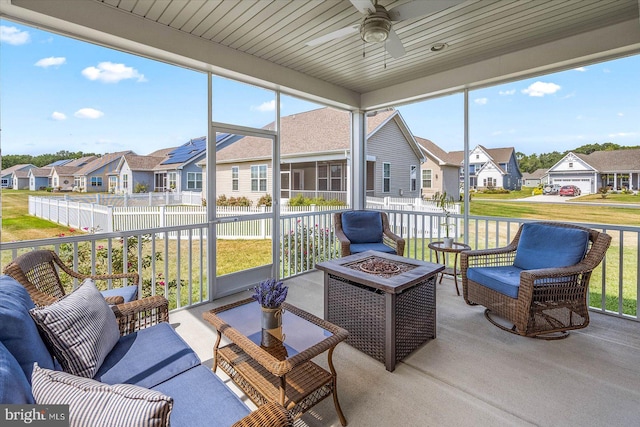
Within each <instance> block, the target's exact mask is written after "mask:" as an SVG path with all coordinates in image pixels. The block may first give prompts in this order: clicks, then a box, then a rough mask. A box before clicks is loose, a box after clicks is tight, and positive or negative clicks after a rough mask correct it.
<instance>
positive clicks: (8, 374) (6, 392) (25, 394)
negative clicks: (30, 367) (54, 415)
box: [0, 342, 35, 404]
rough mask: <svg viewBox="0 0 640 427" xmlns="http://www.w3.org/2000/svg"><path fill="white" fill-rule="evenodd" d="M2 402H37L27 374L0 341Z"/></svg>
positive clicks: (0, 401)
mask: <svg viewBox="0 0 640 427" xmlns="http://www.w3.org/2000/svg"><path fill="white" fill-rule="evenodd" d="M0 403H2V404H33V403H35V402H34V400H33V394H31V384H29V380H28V379H27V376H26V375H25V373H24V371H23V370H22V369H21V367H20V364H19V363H18V361H17V360H16V358H15V357H13V355H12V354H11V353H9V350H7V347H5V346H4V345H3V344H2V342H0Z"/></svg>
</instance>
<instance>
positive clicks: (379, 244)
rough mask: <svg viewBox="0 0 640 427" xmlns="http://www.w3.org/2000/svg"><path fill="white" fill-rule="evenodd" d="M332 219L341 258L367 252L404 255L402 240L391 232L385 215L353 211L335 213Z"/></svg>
mask: <svg viewBox="0 0 640 427" xmlns="http://www.w3.org/2000/svg"><path fill="white" fill-rule="evenodd" d="M333 218H334V221H333V222H334V226H335V233H336V237H337V238H338V240H339V241H340V246H341V248H342V256H343V257H344V256H347V255H351V254H355V253H360V252H364V251H369V250H373V251H378V252H385V253H391V254H396V255H400V256H402V255H403V254H404V243H405V242H404V239H403V238H402V237H400V236H398V235H396V234H394V233H393V232H392V231H391V229H390V228H389V218H388V217H387V214H386V213H384V212H378V211H365V210H354V211H344V212H337V213H335V214H334V217H333Z"/></svg>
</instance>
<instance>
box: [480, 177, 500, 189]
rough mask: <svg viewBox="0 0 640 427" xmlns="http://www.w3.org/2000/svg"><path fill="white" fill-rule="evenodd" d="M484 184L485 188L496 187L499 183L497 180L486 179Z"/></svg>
mask: <svg viewBox="0 0 640 427" xmlns="http://www.w3.org/2000/svg"><path fill="white" fill-rule="evenodd" d="M483 182H484V186H485V187H495V186H496V182H497V181H496V179H495V178H485V179H484V181H483Z"/></svg>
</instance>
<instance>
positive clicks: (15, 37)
mask: <svg viewBox="0 0 640 427" xmlns="http://www.w3.org/2000/svg"><path fill="white" fill-rule="evenodd" d="M30 39H31V37H30V36H29V33H28V32H26V31H20V30H19V29H17V28H16V27H7V26H5V25H0V41H1V42H4V43H9V44H13V45H16V46H17V45H21V44H25V43H29V40H30Z"/></svg>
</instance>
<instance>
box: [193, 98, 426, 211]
mask: <svg viewBox="0 0 640 427" xmlns="http://www.w3.org/2000/svg"><path fill="white" fill-rule="evenodd" d="M280 125H281V129H282V131H281V134H280V160H281V165H280V186H281V197H282V198H283V199H289V198H291V197H295V196H296V195H303V196H305V197H310V198H313V197H323V198H324V199H326V200H331V199H339V200H342V201H346V200H347V192H348V187H349V178H348V177H349V173H348V168H349V162H350V156H351V154H350V152H351V146H350V141H351V121H350V118H349V113H348V112H346V111H340V110H336V109H333V108H328V107H327V108H321V109H317V110H313V111H308V112H304V113H299V114H294V115H291V116H286V117H282V118H281V121H280ZM270 127H271V128H272V127H273V124H271V125H268V126H267V128H270ZM366 138H367V139H366V160H367V164H366V177H367V187H366V190H367V195H368V196H375V197H385V196H391V197H420V176H419V170H420V164H421V163H422V162H423V161H424V154H423V153H422V150H421V149H420V147H419V146H418V144H417V142H416V140H415V139H414V138H413V136H412V134H411V132H410V130H409V129H408V127H407V125H406V123H405V122H404V120H403V119H402V116H401V115H400V113H399V112H398V111H397V110H385V111H380V112H378V113H377V114H372V115H370V116H368V117H367V137H366ZM223 145H224V146H223ZM272 157H273V155H272V147H271V145H270V144H269V143H265V141H264V139H261V138H257V137H244V138H241V139H239V140H237V141H234V142H232V143H230V144H226V145H225V144H224V141H222V143H221V144H220V147H219V148H217V154H216V159H217V165H216V191H217V194H218V195H223V194H224V195H226V196H227V197H241V196H245V197H247V198H248V199H250V200H252V201H253V202H256V201H258V200H259V199H260V198H261V197H262V196H264V195H267V194H268V195H272V191H273V190H272V188H273V187H272V182H271V179H272V167H271V164H272V163H271V162H272V160H271V159H272ZM203 166H204V165H203Z"/></svg>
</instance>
